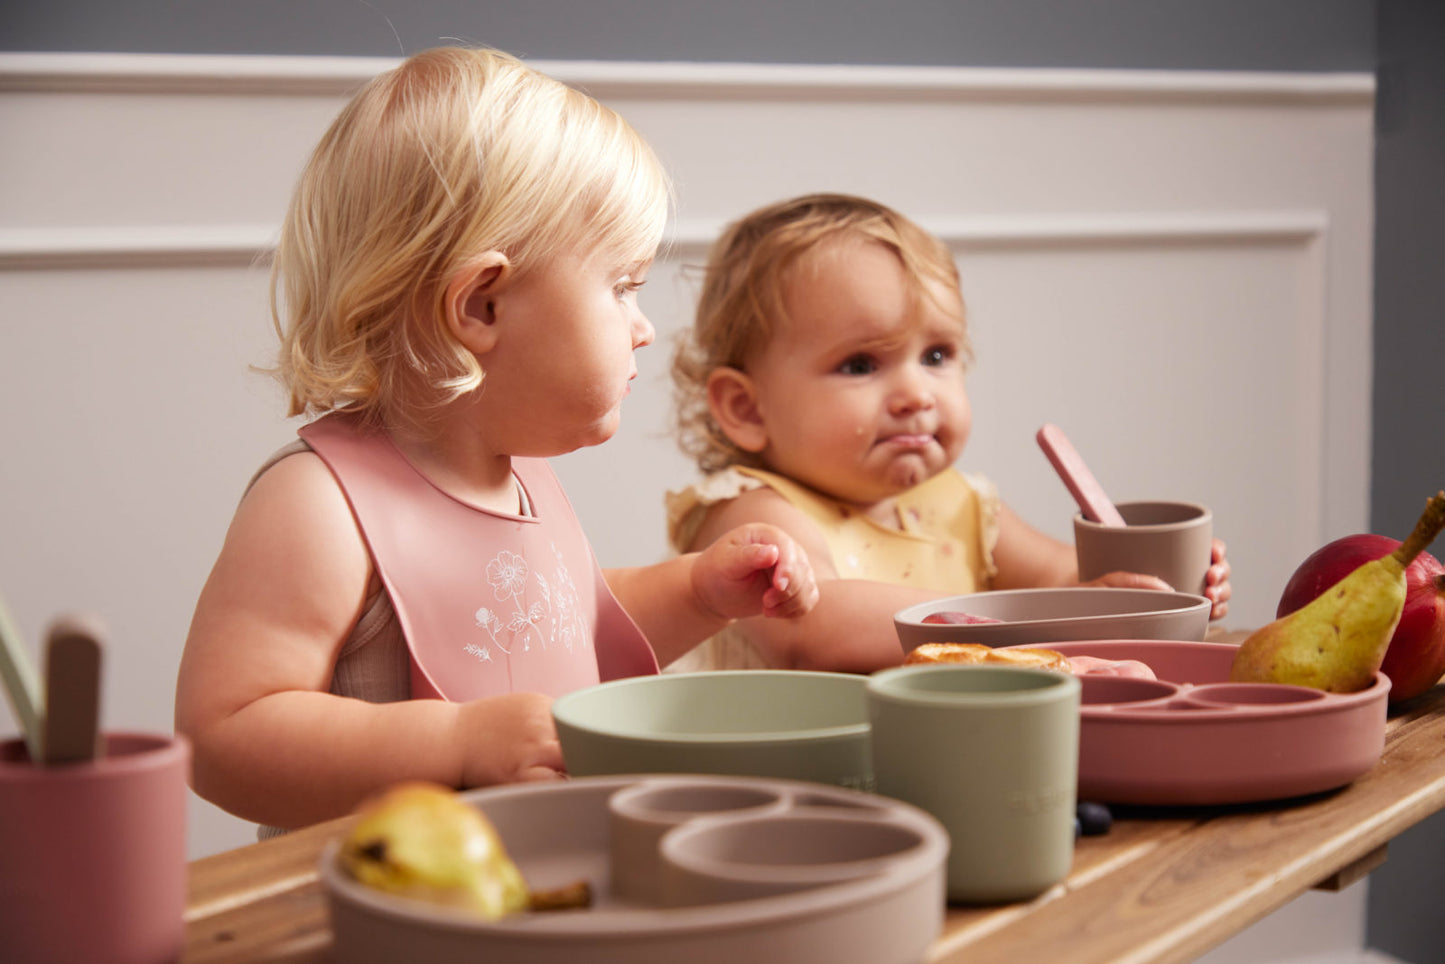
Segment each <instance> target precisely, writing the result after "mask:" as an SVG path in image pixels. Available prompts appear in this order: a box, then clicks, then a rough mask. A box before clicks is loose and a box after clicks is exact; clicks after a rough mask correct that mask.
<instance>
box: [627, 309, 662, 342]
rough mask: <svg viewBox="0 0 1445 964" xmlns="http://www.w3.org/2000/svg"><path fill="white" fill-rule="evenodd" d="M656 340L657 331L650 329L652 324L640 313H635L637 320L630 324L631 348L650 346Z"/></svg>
mask: <svg viewBox="0 0 1445 964" xmlns="http://www.w3.org/2000/svg"><path fill="white" fill-rule="evenodd" d="M656 338H657V329H655V328H653V327H652V322H650V321H648V320H647V316H646V315H644V314H643V313H642V312H640V311H639V312H638V313H637V318H636V319H635V320H634V321H633V322H632V347H633V348H642V347H643V346H644V345H650V344H652V342H653V341H654V340H655V339H656Z"/></svg>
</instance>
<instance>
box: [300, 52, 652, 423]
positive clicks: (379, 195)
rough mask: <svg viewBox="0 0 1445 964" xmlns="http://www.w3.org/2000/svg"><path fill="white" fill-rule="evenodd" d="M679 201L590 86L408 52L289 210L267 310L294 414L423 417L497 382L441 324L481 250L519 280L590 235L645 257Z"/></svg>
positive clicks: (515, 64)
mask: <svg viewBox="0 0 1445 964" xmlns="http://www.w3.org/2000/svg"><path fill="white" fill-rule="evenodd" d="M671 204H672V194H671V187H670V184H669V182H668V179H667V175H666V174H665V172H664V171H663V169H662V166H661V164H660V163H659V161H658V159H657V157H656V155H654V153H653V152H652V149H651V148H650V147H649V146H648V145H647V143H646V142H645V141H643V139H642V138H641V136H640V135H638V134H637V132H636V131H634V130H633V129H632V128H631V127H630V126H629V125H628V124H627V122H626V121H624V120H623V119H622V118H621V117H619V116H618V115H617V114H616V113H614V112H613V111H612V110H610V109H608V108H606V107H604V106H602V105H601V104H599V103H598V102H597V101H595V100H593V99H592V98H591V97H588V96H587V95H586V94H583V93H581V92H580V91H577V90H574V89H572V88H570V87H567V86H566V85H564V84H562V83H560V82H558V81H556V80H553V79H551V78H550V77H546V76H544V75H542V74H539V73H537V72H536V71H534V70H532V69H530V68H528V67H526V66H524V65H523V64H522V63H521V62H520V61H519V60H517V59H516V58H514V57H512V56H509V55H507V54H504V53H501V52H499V51H494V50H486V49H472V48H462V47H441V48H437V49H434V50H428V51H424V52H422V53H419V54H416V55H415V56H412V57H410V58H408V59H407V60H405V61H403V62H402V63H401V64H400V65H399V66H397V67H396V68H395V69H393V70H389V71H387V72H385V73H383V74H380V75H379V76H377V77H375V78H373V79H372V80H371V81H370V82H368V83H367V84H366V86H365V87H363V88H362V89H361V91H360V92H359V93H358V94H357V95H356V96H355V97H354V98H353V99H352V100H351V102H350V103H349V104H347V106H346V107H345V108H344V109H343V110H342V111H341V113H340V114H339V115H338V116H337V118H336V120H335V121H334V122H333V123H332V125H331V127H330V129H328V130H327V132H326V134H325V136H323V137H322V139H321V142H320V144H318V145H317V147H316V150H315V152H314V153H313V154H312V156H311V159H310V161H309V162H308V163H307V165H306V168H305V170H304V172H303V173H302V175H301V178H300V181H299V183H298V185H297V187H296V192H295V195H294V197H293V198H292V201H291V206H290V209H289V211H288V212H287V215H286V220H285V224H284V225H283V227H282V233H281V237H280V241H279V244H278V246H277V249H276V257H275V262H274V264H273V267H272V271H271V315H272V321H273V323H274V325H275V327H276V331H277V333H278V335H280V338H281V353H280V358H279V360H278V364H277V367H276V369H275V371H274V374H275V375H276V376H277V377H278V378H279V379H280V381H281V382H282V383H283V384H284V385H285V386H286V387H287V389H288V390H289V392H290V402H289V411H288V414H289V415H300V414H308V413H321V412H326V411H331V410H334V409H338V408H348V409H350V410H353V411H357V412H360V413H362V414H363V415H364V416H365V417H367V418H370V419H373V420H383V419H385V420H390V419H396V420H402V421H405V422H407V423H409V424H411V425H413V426H420V425H422V424H423V423H424V422H425V420H426V413H427V411H428V410H429V409H432V408H436V407H439V406H441V405H444V404H446V403H448V402H450V401H453V400H455V399H456V398H458V397H459V396H461V395H464V394H466V393H468V392H470V391H473V390H474V389H476V388H477V387H478V386H479V385H481V383H482V380H483V378H484V377H485V376H484V373H483V371H482V368H481V366H480V365H478V363H477V360H476V358H475V356H474V355H473V354H472V353H470V352H469V351H467V350H466V349H465V348H464V347H463V346H462V345H460V344H459V343H458V342H456V341H455V339H454V338H453V337H452V335H451V334H450V332H449V330H448V329H447V326H446V324H445V322H444V311H443V305H444V298H445V291H446V285H447V283H448V281H449V280H450V279H451V278H452V277H453V276H454V275H455V274H456V273H457V272H458V271H459V270H461V269H463V268H465V267H466V266H467V264H468V262H469V261H470V260H472V259H475V258H476V257H477V256H478V255H480V254H482V253H485V252H488V251H499V252H501V253H502V254H504V255H505V256H506V257H507V259H508V261H509V262H510V264H511V266H512V270H513V271H514V272H515V275H516V276H520V275H523V274H525V273H526V272H527V271H528V270H530V269H532V268H534V267H535V266H536V265H537V264H539V263H542V262H545V261H546V260H547V259H548V258H549V257H550V256H552V255H554V254H557V253H559V252H561V251H564V250H568V249H575V248H577V247H580V246H582V245H584V244H585V245H587V246H588V247H587V250H589V251H590V250H604V251H607V252H609V253H613V254H616V255H618V256H619V257H620V258H621V259H622V260H624V261H631V260H645V259H648V258H651V257H652V256H653V254H654V253H655V251H656V249H657V246H658V244H659V243H660V241H661V238H662V232H663V229H664V227H665V225H666V221H667V217H668V212H669V210H670V208H671ZM283 300H284V304H285V312H284V317H285V320H284V321H283V312H282V310H281V307H280V303H281V302H282V301H283Z"/></svg>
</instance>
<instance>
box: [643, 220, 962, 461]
mask: <svg viewBox="0 0 1445 964" xmlns="http://www.w3.org/2000/svg"><path fill="white" fill-rule="evenodd" d="M847 236H855V237H862V238H866V239H868V240H870V241H876V242H877V243H879V244H882V245H883V246H885V247H886V248H888V250H890V251H892V252H893V253H894V254H895V255H896V256H897V257H898V260H899V262H900V263H901V264H902V266H903V270H904V275H905V277H906V279H907V283H908V285H909V289H910V290H909V297H910V298H912V299H914V300H915V302H916V301H917V300H918V299H922V298H925V297H928V298H933V299H934V300H935V301H937V298H936V297H935V296H934V295H933V293H932V292H930V291H929V283H930V282H932V283H935V284H937V285H940V286H942V287H944V288H947V289H948V290H950V291H955V292H956V291H958V289H959V278H958V267H957V265H955V264H954V260H953V254H952V252H950V251H949V250H948V247H947V246H946V245H945V244H944V243H943V242H942V241H940V240H938V239H937V238H935V237H934V236H933V235H931V234H929V233H928V232H927V231H925V230H923V229H922V228H920V227H919V226H918V225H917V224H915V223H914V222H912V221H910V220H909V219H908V218H906V217H904V216H903V215H902V214H899V213H898V212H897V211H894V210H893V209H892V208H889V207H886V206H885V205H883V204H879V203H878V202H876V201H871V200H868V199H867V198H861V197H854V196H852V195H846V194H808V195H804V196H802V197H796V198H792V199H790V200H786V201H780V202H778V203H776V204H772V205H769V206H767V207H763V208H760V209H758V210H756V211H754V212H752V213H751V214H748V215H747V216H745V217H743V218H742V219H740V220H738V221H736V222H734V223H732V224H730V225H728V227H727V228H725V229H724V231H723V233H722V236H721V237H720V238H718V240H717V241H716V242H715V243H714V244H713V247H712V249H711V251H710V252H709V254H708V260H707V267H706V269H705V273H704V275H703V283H702V292H701V294H700V296H699V298H698V306H697V317H696V319H695V321H694V324H693V326H692V328H691V330H689V331H686V332H684V333H683V334H682V335H681V337H680V340H679V341H678V343H677V346H676V349H675V350H674V353H673V358H672V382H673V397H674V407H673V417H674V423H675V429H676V433H677V442H678V445H679V446H680V447H681V449H682V451H683V453H684V454H686V455H687V456H689V457H690V458H692V459H693V460H694V461H696V462H697V465H698V468H699V469H701V470H702V472H704V473H708V472H715V471H717V470H718V469H722V468H726V467H727V466H729V465H749V466H757V465H759V461H758V456H757V455H756V454H754V453H751V452H745V451H743V450H742V449H740V448H738V447H737V446H736V445H734V444H733V443H732V441H731V440H730V439H729V438H728V437H727V435H726V434H724V433H723V431H722V429H721V428H720V427H719V425H718V424H717V421H716V420H715V419H714V418H713V416H712V412H711V410H710V409H709V407H708V400H707V381H708V376H709V375H710V374H711V373H712V372H713V371H714V370H716V369H718V368H721V367H731V368H737V369H744V367H745V364H746V362H747V360H748V359H749V358H753V357H756V355H757V353H759V352H761V351H762V350H763V349H765V348H766V347H767V346H768V344H769V343H770V341H771V340H772V337H773V334H774V332H776V331H777V329H778V325H779V324H781V323H782V322H783V321H784V320H785V319H786V312H785V310H784V295H785V293H786V286H787V283H788V279H789V278H790V276H791V272H792V270H793V268H794V266H795V265H796V263H797V261H798V260H799V258H801V257H802V256H803V255H805V254H807V253H808V252H810V251H813V250H815V249H816V248H817V247H818V246H819V245H822V244H825V243H827V242H829V241H833V240H837V239H839V238H841V237H847ZM960 305H961V301H960V302H959V303H958V304H942V303H940V304H939V307H940V308H942V309H943V310H945V311H947V312H949V313H950V314H954V313H956V312H958V311H959V310H960V308H959V306H960ZM959 320H960V321H962V320H963V319H962V317H960V319H959ZM965 351H968V346H967V343H965Z"/></svg>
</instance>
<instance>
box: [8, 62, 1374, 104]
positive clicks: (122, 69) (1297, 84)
mask: <svg viewBox="0 0 1445 964" xmlns="http://www.w3.org/2000/svg"><path fill="white" fill-rule="evenodd" d="M398 62H399V61H398V60H397V59H396V58H388V57H285V56H219V55H194V54H98V53H97V54H88V53H77V54H71V53H55V54H24V53H11V54H0V91H41V90H48V91H89V92H102V91H109V92H131V93H134V92H151V93H171V94H185V93H253V94H275V95H286V94H303V93H305V94H344V93H346V92H347V91H349V90H352V89H353V88H355V87H356V86H357V85H359V84H362V83H365V82H366V81H367V80H369V79H370V78H371V77H373V76H375V75H376V74H377V73H379V72H380V71H383V70H387V69H390V68H391V67H393V66H395V65H396V64H397V63H398ZM530 63H531V65H532V66H534V67H536V68H537V69H538V70H541V71H542V72H544V73H547V74H550V75H551V76H554V77H556V78H558V79H559V80H563V81H566V82H567V83H569V84H575V85H577V86H579V87H584V88H586V89H588V90H589V91H590V92H592V93H593V94H594V95H595V96H598V97H603V98H606V97H629V98H630V97H666V98H678V97H708V96H712V97H729V96H748V97H755V96H767V95H780V94H782V95H786V96H789V97H801V98H805V99H807V98H810V97H825V98H829V97H847V98H863V99H875V98H879V97H883V98H888V97H903V98H908V99H955V98H956V99H975V98H989V99H1017V98H1025V99H1060V98H1066V99H1080V100H1082V99H1092V100H1140V101H1156V100H1161V99H1163V100H1189V101H1219V102H1240V101H1274V102H1316V103H1334V104H1339V103H1355V104H1370V103H1372V102H1373V100H1374V95H1375V78H1374V75H1373V74H1367V73H1335V74H1300V73H1275V72H1249V71H1172V70H1076V69H1058V68H976V67H891V66H868V65H849V66H839V65H798V64H740V63H639V62H631V61H548V60H538V61H531V62H530Z"/></svg>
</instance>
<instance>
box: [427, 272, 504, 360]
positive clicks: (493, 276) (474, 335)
mask: <svg viewBox="0 0 1445 964" xmlns="http://www.w3.org/2000/svg"><path fill="white" fill-rule="evenodd" d="M511 270H512V265H511V262H509V261H508V260H507V256H506V255H504V254H502V253H501V252H500V251H488V252H487V253H485V254H483V255H481V256H480V257H478V258H476V259H474V260H472V261H470V262H468V263H467V265H466V267H464V268H462V269H461V270H460V271H458V272H457V273H456V274H454V275H453V276H452V279H451V281H449V282H447V290H446V297H445V301H444V303H443V311H444V312H445V315H446V324H447V328H448V329H449V330H450V331H451V333H452V335H453V336H455V337H456V339H457V340H458V341H460V342H461V343H462V344H463V345H465V346H466V347H467V348H468V350H470V351H472V352H475V353H476V354H479V355H480V354H483V353H484V352H487V351H489V350H491V347H492V346H493V345H494V344H496V341H497V331H496V325H495V324H494V322H495V321H496V309H495V299H496V297H497V293H498V291H499V289H500V288H501V287H502V286H503V285H504V284H505V283H506V281H507V280H508V278H509V277H510V275H511Z"/></svg>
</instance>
